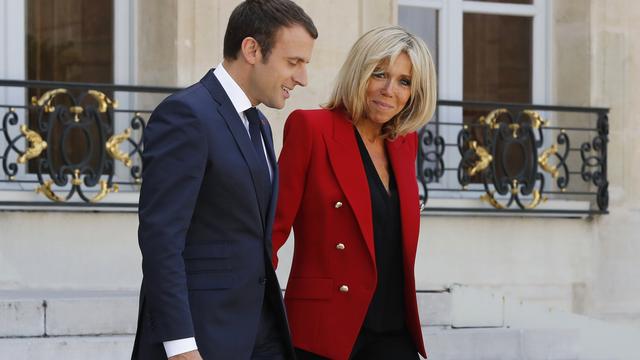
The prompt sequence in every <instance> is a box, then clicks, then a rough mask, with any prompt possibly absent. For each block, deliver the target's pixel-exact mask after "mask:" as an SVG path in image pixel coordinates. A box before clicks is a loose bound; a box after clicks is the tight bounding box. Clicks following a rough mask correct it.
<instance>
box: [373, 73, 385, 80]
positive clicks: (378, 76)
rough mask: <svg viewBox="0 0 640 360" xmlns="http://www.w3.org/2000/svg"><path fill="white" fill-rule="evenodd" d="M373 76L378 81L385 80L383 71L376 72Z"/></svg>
mask: <svg viewBox="0 0 640 360" xmlns="http://www.w3.org/2000/svg"><path fill="white" fill-rule="evenodd" d="M372 76H373V77H374V78H376V79H384V78H385V73H384V72H382V71H379V72H374V73H373V75H372Z"/></svg>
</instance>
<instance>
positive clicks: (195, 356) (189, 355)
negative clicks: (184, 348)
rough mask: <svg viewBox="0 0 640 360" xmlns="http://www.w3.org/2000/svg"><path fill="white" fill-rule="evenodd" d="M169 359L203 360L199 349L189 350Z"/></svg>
mask: <svg viewBox="0 0 640 360" xmlns="http://www.w3.org/2000/svg"><path fill="white" fill-rule="evenodd" d="M168 360H202V356H200V353H199V352H198V350H193V351H189V352H186V353H182V354H178V355H175V356H172V357H170V358H169V359H168Z"/></svg>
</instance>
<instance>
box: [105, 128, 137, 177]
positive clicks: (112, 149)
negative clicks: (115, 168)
mask: <svg viewBox="0 0 640 360" xmlns="http://www.w3.org/2000/svg"><path fill="white" fill-rule="evenodd" d="M129 136H131V128H126V129H125V130H124V132H122V133H120V134H115V135H113V136H111V137H110V138H109V140H107V142H106V143H105V147H106V149H107V154H109V156H111V157H112V158H113V159H115V160H119V161H122V163H123V164H124V165H125V166H126V167H129V168H130V167H131V165H132V161H131V158H130V157H129V154H127V153H125V152H124V151H122V150H120V144H122V143H123V142H124V141H125V140H127V139H128V138H129Z"/></svg>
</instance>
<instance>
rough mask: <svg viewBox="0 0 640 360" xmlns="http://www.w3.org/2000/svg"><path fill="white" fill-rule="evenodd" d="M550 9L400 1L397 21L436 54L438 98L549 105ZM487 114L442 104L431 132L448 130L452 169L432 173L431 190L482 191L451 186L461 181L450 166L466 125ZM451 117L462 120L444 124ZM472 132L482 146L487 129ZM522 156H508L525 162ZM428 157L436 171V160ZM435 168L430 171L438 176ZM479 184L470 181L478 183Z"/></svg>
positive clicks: (524, 2)
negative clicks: (461, 132)
mask: <svg viewBox="0 0 640 360" xmlns="http://www.w3.org/2000/svg"><path fill="white" fill-rule="evenodd" d="M546 8H547V1H546V0H535V1H534V0H511V1H508V0H503V1H466V0H399V10H398V23H399V24H400V25H401V26H404V27H405V28H407V29H408V30H409V31H411V32H413V33H415V34H416V35H418V36H420V37H422V38H423V40H425V42H426V43H427V45H428V46H429V48H430V49H431V50H432V52H433V53H432V55H433V56H436V57H437V60H436V62H437V64H438V66H437V67H438V92H439V94H438V97H439V99H443V100H464V101H469V100H472V101H476V100H477V101H492V102H519V103H546V102H547V97H546V93H547V91H546V86H547V76H548V75H547V71H546V59H547V55H546V43H547V41H546V36H547V34H546V25H545V21H546ZM486 112H487V111H486V109H484V110H482V109H475V108H471V107H465V108H460V107H449V106H440V107H439V109H438V111H437V114H436V116H435V118H434V119H432V122H431V124H429V125H428V126H427V130H430V131H431V132H432V133H433V134H434V136H435V135H436V134H438V135H442V137H443V139H444V143H445V145H444V149H445V151H444V153H443V159H444V163H445V164H447V165H446V166H447V168H446V169H440V170H441V173H440V174H441V176H435V177H434V178H433V179H431V181H430V188H431V189H435V190H438V189H441V190H442V191H439V192H438V191H436V192H430V195H429V196H430V197H431V198H433V197H444V198H449V197H452V196H463V197H466V196H471V197H477V194H472V195H469V194H468V193H464V192H447V191H446V189H449V188H455V187H456V186H458V187H459V184H458V179H457V176H456V170H457V169H456V168H455V166H452V165H455V164H457V163H458V162H459V161H460V158H461V156H460V153H459V152H458V149H457V148H456V145H457V138H456V137H457V135H458V132H459V129H460V126H462V125H472V124H474V123H477V121H478V118H479V117H480V116H481V115H486ZM498 121H500V119H498ZM450 123H458V124H460V125H459V126H458V127H457V128H456V127H453V126H446V125H448V124H450ZM454 125H455V124H454ZM470 129H473V127H472V126H471V127H470ZM470 132H471V136H472V139H470V140H476V141H477V142H478V143H479V145H481V144H482V141H483V138H482V134H481V133H480V132H476V133H474V131H473V130H471V131H470ZM423 146H424V144H423ZM427 147H428V148H427V149H426V152H427V153H429V152H434V151H437V150H438V149H437V148H436V147H437V145H436V144H433V143H431V144H429V145H427ZM429 147H430V148H429ZM518 156H519V155H518V154H517V153H516V154H514V155H513V156H511V157H510V158H509V159H505V161H507V162H518V161H522V159H520V158H518ZM427 158H428V156H427ZM426 163H427V164H428V165H427V166H433V167H434V169H435V170H437V168H438V165H437V164H435V163H431V162H429V161H427V162H426ZM506 168H507V169H508V168H509V166H506ZM434 169H432V171H431V173H430V174H437V171H435V170H434ZM474 182H477V181H474V180H473V179H472V184H471V187H473V186H476V187H478V188H479V187H480V185H479V184H478V185H474V184H473V183H474Z"/></svg>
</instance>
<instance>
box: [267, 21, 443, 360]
mask: <svg viewBox="0 0 640 360" xmlns="http://www.w3.org/2000/svg"><path fill="white" fill-rule="evenodd" d="M435 100H436V87H435V71H434V66H433V62H432V60H431V55H430V54H429V51H428V49H427V47H426V46H425V44H424V42H423V41H422V40H420V39H419V38H417V37H415V36H413V35H412V34H410V33H408V32H406V31H405V30H404V29H402V28H400V27H397V26H387V27H381V28H376V29H373V30H371V31H369V32H368V33H366V34H364V35H363V36H362V37H361V38H360V39H359V40H358V41H357V42H356V43H355V44H354V46H353V48H352V49H351V51H350V53H349V55H348V58H347V61H346V62H345V64H344V65H343V66H342V69H341V70H340V73H339V76H338V81H337V84H336V86H335V89H334V91H333V95H332V97H331V100H330V101H329V103H328V104H327V105H326V106H325V108H324V109H319V110H297V111H295V112H293V113H292V114H291V115H290V116H289V118H288V119H287V122H286V124H285V130H284V145H283V149H282V152H281V154H280V159H279V168H280V195H279V198H278V206H277V212H276V219H275V223H274V230H273V246H274V265H277V256H276V254H277V251H278V249H279V248H280V247H281V246H282V245H283V244H284V242H285V241H286V240H287V238H288V236H289V232H290V230H291V227H293V230H294V234H295V250H294V255H293V263H292V268H291V274H290V276H289V282H288V285H287V290H286V293H285V304H286V307H287V314H288V319H289V325H290V328H291V333H292V336H293V343H294V345H295V347H296V352H297V355H298V359H325V358H329V359H349V358H350V359H394V360H398V359H418V353H420V354H422V356H425V357H426V354H425V349H424V345H423V340H422V333H421V330H420V319H419V318H418V308H417V304H416V294H415V279H414V272H413V271H414V263H415V254H416V247H417V241H418V229H419V223H420V218H419V216H420V214H419V199H418V187H417V182H416V174H415V159H416V154H417V148H418V140H417V135H416V133H415V131H416V130H417V129H419V128H420V127H421V126H423V125H424V124H425V123H426V122H427V120H428V119H429V118H430V117H431V116H432V114H433V111H434V108H435Z"/></svg>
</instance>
